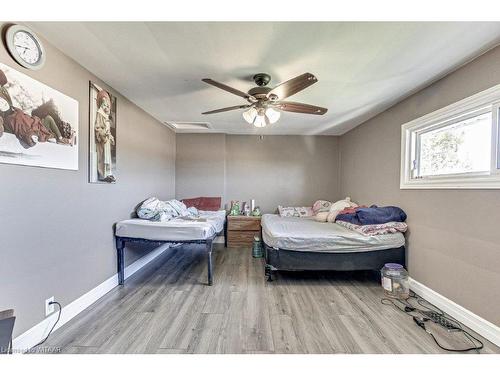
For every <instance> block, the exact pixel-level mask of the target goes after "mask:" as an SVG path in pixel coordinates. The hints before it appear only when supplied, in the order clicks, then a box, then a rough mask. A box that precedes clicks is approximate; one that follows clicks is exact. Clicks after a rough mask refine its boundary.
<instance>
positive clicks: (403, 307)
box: [380, 292, 484, 353]
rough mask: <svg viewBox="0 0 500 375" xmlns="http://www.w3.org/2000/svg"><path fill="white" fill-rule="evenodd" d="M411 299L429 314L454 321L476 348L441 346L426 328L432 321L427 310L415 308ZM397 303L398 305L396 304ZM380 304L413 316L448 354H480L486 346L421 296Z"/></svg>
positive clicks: (384, 301)
mask: <svg viewBox="0 0 500 375" xmlns="http://www.w3.org/2000/svg"><path fill="white" fill-rule="evenodd" d="M411 298H414V299H416V301H417V303H418V305H420V306H421V307H423V308H425V309H427V312H429V311H430V312H433V313H435V314H437V315H439V316H441V317H442V318H444V319H447V320H449V321H452V322H453V323H455V324H456V326H457V327H456V328H457V330H458V331H459V332H461V333H463V335H464V336H465V337H466V338H467V339H468V340H469V341H470V342H471V343H472V345H474V346H471V347H468V348H464V349H454V348H447V347H445V346H443V345H441V344H440V343H439V342H438V340H437V339H436V337H435V336H434V334H433V333H432V332H430V331H429V330H428V329H427V328H426V327H425V323H426V322H428V321H429V320H431V319H430V318H429V317H427V314H426V313H425V312H426V311H425V310H422V309H419V308H418V307H415V306H413V305H412V304H411V303H410V302H409V300H410V299H411ZM396 301H397V303H396ZM380 302H381V303H382V304H383V305H392V306H394V307H395V308H396V309H398V310H399V311H402V312H404V313H405V314H407V315H409V316H411V317H412V318H413V321H414V322H415V323H416V324H417V325H418V326H419V327H420V328H422V329H423V330H424V331H425V332H427V334H429V335H430V336H431V337H432V339H433V340H434V342H435V343H436V345H437V346H438V347H439V348H441V349H443V350H445V351H448V352H457V353H464V352H469V351H472V350H475V351H477V352H478V353H479V351H480V350H481V349H482V348H483V347H484V344H483V342H482V341H481V340H479V339H478V338H477V337H475V336H474V335H472V334H470V333H469V332H467V331H466V330H465V329H464V328H463V326H462V324H461V323H460V322H459V321H458V320H456V319H454V318H452V317H451V316H448V315H447V314H445V313H444V311H442V310H441V309H439V308H438V307H437V306H434V305H433V304H432V303H430V302H427V301H426V300H424V299H423V298H420V297H419V296H417V295H416V294H415V293H413V292H411V293H410V297H409V299H408V300H401V299H392V298H382V299H381V300H380ZM415 314H419V315H421V316H422V318H421V317H420V316H419V315H415ZM476 343H479V345H476Z"/></svg>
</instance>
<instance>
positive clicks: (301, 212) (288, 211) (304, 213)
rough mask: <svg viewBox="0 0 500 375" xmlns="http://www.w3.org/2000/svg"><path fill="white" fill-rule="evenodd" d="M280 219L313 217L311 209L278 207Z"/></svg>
mask: <svg viewBox="0 0 500 375" xmlns="http://www.w3.org/2000/svg"><path fill="white" fill-rule="evenodd" d="M278 212H279V214H280V216H281V217H308V216H313V212H312V208H311V207H283V206H278Z"/></svg>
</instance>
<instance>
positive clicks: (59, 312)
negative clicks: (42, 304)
mask: <svg viewBox="0 0 500 375" xmlns="http://www.w3.org/2000/svg"><path fill="white" fill-rule="evenodd" d="M49 305H57V306H58V307H59V311H58V313H57V319H56V321H55V323H54V324H53V325H52V328H51V329H50V331H49V333H48V334H47V336H45V338H44V339H43V340H42V341H40V342H39V343H38V344H36V345H35V346H33V347H32V348H31V350H33V349H35V348H36V347H37V346H40V345H42V344H43V343H44V342H45V341H47V339H48V338H49V336H50V334H51V333H52V331H53V330H54V328H55V327H56V325H57V323H58V322H59V319H61V311H62V307H61V304H60V303H59V302H57V301H53V302H49Z"/></svg>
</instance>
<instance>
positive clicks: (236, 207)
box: [229, 201, 240, 216]
mask: <svg viewBox="0 0 500 375" xmlns="http://www.w3.org/2000/svg"><path fill="white" fill-rule="evenodd" d="M239 214H240V201H231V210H230V211H229V215H231V216H238V215H239Z"/></svg>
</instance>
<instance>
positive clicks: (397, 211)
mask: <svg viewBox="0 0 500 375" xmlns="http://www.w3.org/2000/svg"><path fill="white" fill-rule="evenodd" d="M335 220H341V221H347V222H349V223H353V224H356V225H371V224H385V223H388V222H390V221H397V222H403V221H405V220H406V213H405V212H404V211H403V210H402V209H401V208H399V207H395V206H387V207H377V206H375V205H374V206H371V207H360V208H356V212H355V213H353V214H341V215H337V218H336V219H335Z"/></svg>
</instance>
